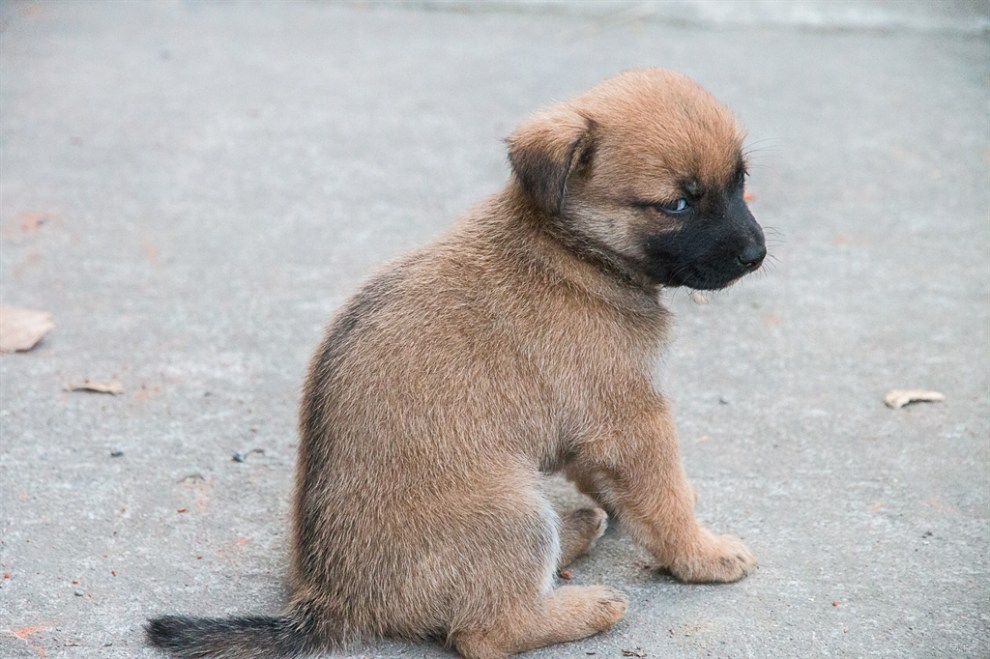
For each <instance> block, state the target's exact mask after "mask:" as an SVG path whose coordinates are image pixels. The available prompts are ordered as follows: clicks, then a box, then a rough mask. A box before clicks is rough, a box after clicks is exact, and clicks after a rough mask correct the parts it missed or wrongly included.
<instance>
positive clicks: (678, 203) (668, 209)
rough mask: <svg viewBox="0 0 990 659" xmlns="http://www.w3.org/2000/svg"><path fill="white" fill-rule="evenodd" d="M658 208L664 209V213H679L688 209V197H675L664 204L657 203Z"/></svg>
mask: <svg viewBox="0 0 990 659" xmlns="http://www.w3.org/2000/svg"><path fill="white" fill-rule="evenodd" d="M657 208H658V209H660V210H662V211H663V212H664V213H671V214H672V215H678V214H680V213H683V212H684V211H686V210H687V209H688V208H689V206H688V201H687V199H685V198H683V197H681V198H680V199H675V200H674V201H671V202H665V203H662V204H657Z"/></svg>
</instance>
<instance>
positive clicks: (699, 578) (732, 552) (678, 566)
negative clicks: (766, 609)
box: [667, 529, 756, 583]
mask: <svg viewBox="0 0 990 659" xmlns="http://www.w3.org/2000/svg"><path fill="white" fill-rule="evenodd" d="M698 531H699V532H698V535H697V536H696V537H695V538H694V539H693V541H691V542H688V543H685V545H684V547H683V548H682V551H683V553H682V554H681V555H680V556H678V557H677V558H675V559H674V560H673V561H671V562H670V564H669V565H668V566H667V567H668V569H669V570H670V572H671V574H673V575H674V576H675V577H677V578H678V579H680V580H681V581H686V582H690V583H729V582H731V581H739V580H740V579H742V578H743V577H745V576H746V575H747V574H749V573H750V572H752V571H753V570H755V569H756V558H755V557H754V556H753V553H752V552H751V551H750V550H749V548H748V547H747V546H746V545H744V544H743V542H742V540H740V539H739V538H737V537H735V536H731V535H719V536H716V535H714V534H712V533H711V532H710V531H707V530H705V529H699V530H698Z"/></svg>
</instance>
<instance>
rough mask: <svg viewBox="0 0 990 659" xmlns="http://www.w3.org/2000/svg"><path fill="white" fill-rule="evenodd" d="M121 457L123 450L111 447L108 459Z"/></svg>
mask: <svg viewBox="0 0 990 659" xmlns="http://www.w3.org/2000/svg"><path fill="white" fill-rule="evenodd" d="M122 455H124V449H122V448H118V447H116V446H114V447H112V448H111V449H110V457H111V458H119V457H120V456H122Z"/></svg>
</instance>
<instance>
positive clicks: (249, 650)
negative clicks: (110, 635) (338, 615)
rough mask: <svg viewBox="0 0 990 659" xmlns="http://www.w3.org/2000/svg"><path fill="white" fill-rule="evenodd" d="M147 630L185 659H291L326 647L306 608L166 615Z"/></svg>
mask: <svg viewBox="0 0 990 659" xmlns="http://www.w3.org/2000/svg"><path fill="white" fill-rule="evenodd" d="M145 632H146V634H147V638H148V643H150V644H151V645H153V646H155V647H158V648H161V649H163V650H165V651H167V652H168V653H169V654H170V655H172V656H173V657H181V659H206V658H207V657H210V658H211V659H276V658H278V657H284V658H288V657H299V656H301V655H305V654H310V653H313V652H315V651H317V650H318V649H320V648H322V647H324V646H325V643H324V642H323V641H322V640H321V635H320V634H319V631H318V629H317V622H316V618H315V617H314V615H313V614H312V612H310V611H308V610H306V609H303V610H295V611H293V612H291V613H289V614H288V615H286V616H282V617H277V618H275V617H250V618H189V617H186V616H162V617H160V618H153V619H151V620H149V621H148V624H147V625H146V626H145Z"/></svg>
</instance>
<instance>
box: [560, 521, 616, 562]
mask: <svg viewBox="0 0 990 659" xmlns="http://www.w3.org/2000/svg"><path fill="white" fill-rule="evenodd" d="M607 527H608V515H607V514H606V513H605V511H604V510H602V509H601V508H581V509H580V510H575V511H573V512H570V513H568V514H567V515H564V516H563V517H562V518H561V520H560V561H559V562H558V563H557V569H561V568H565V567H567V566H568V565H570V564H571V563H572V562H573V561H574V559H576V558H578V557H580V556H584V555H585V554H587V553H588V552H589V551H591V548H592V547H594V545H595V542H596V541H597V540H598V538H600V537H602V534H603V533H605V529H606V528H607Z"/></svg>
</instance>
